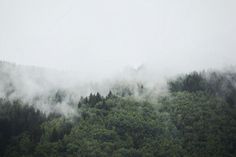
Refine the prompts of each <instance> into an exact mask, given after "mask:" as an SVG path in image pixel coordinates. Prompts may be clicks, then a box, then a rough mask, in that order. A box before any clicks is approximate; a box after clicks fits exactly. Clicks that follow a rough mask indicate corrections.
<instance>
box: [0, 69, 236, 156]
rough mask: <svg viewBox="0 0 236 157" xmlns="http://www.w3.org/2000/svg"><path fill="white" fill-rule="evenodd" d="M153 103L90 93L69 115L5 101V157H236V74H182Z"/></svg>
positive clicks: (0, 144) (1, 148)
mask: <svg viewBox="0 0 236 157" xmlns="http://www.w3.org/2000/svg"><path fill="white" fill-rule="evenodd" d="M139 87H140V90H143V89H145V86H143V85H139ZM61 95H62V94H58V93H57V95H56V99H54V101H61V99H62V97H61ZM154 100H155V101H154ZM154 100H153V99H152V100H149V99H148V97H147V98H146V99H145V98H143V99H137V98H136V97H134V96H133V93H132V90H129V89H128V88H123V90H120V91H119V93H117V92H114V91H112V90H111V91H110V92H109V93H108V94H107V95H105V96H104V95H101V94H100V93H91V94H90V95H88V96H85V97H81V99H80V100H79V101H78V102H76V104H75V105H76V108H75V110H76V111H75V113H76V114H74V115H73V116H70V117H68V116H64V115H63V114H59V113H50V114H45V113H44V112H42V111H40V110H38V109H37V108H35V107H33V105H30V104H27V103H25V102H24V101H21V100H20V99H15V100H12V99H11V100H10V99H8V98H7V97H2V98H1V99H0V156H2V157H213V156H214V157H235V156H236V73H234V72H192V73H189V74H186V75H182V76H179V77H178V78H176V79H173V80H170V81H169V82H168V93H167V94H165V95H163V96H159V97H156V98H155V99H154Z"/></svg>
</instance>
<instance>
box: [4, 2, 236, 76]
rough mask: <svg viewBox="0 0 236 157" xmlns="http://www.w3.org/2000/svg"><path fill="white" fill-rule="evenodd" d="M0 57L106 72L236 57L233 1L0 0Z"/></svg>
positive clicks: (209, 63) (216, 64)
mask: <svg viewBox="0 0 236 157" xmlns="http://www.w3.org/2000/svg"><path fill="white" fill-rule="evenodd" d="M0 59H1V60H5V61H10V62H15V63H17V64H24V65H36V66H43V67H50V68H56V69H69V70H77V71H80V72H83V73H85V74H86V73H96V74H97V73H100V71H103V72H101V73H102V74H105V73H106V74H109V73H110V72H115V71H119V70H121V69H122V68H124V67H127V66H131V67H134V68H136V67H138V66H140V65H143V64H144V65H148V66H150V67H152V68H154V69H155V68H157V69H162V70H172V71H185V70H186V71H189V70H199V69H206V68H220V67H223V66H229V65H235V64H236V1H235V0H179V1H177V0H116V1H114V0H0Z"/></svg>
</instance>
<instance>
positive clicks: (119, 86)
mask: <svg viewBox="0 0 236 157" xmlns="http://www.w3.org/2000/svg"><path fill="white" fill-rule="evenodd" d="M164 76H167V75H164V74H163V73H162V74H158V73H157V72H154V71H151V70H150V69H148V68H147V67H146V66H144V65H142V66H140V67H137V68H131V67H127V68H125V69H124V70H123V71H120V72H118V73H117V74H114V75H110V76H109V77H106V78H99V77H96V76H86V75H80V73H76V72H67V71H59V70H52V69H45V68H38V67H32V66H21V65H15V64H11V63H8V62H0V97H1V98H7V99H9V100H16V99H20V100H22V101H23V102H24V103H27V104H29V105H33V106H34V107H36V108H37V109H39V110H41V111H42V112H44V113H46V114H48V113H52V112H55V113H61V114H64V115H66V116H69V115H73V114H75V112H76V108H77V104H78V102H79V100H80V98H81V96H88V95H89V94H90V93H97V92H99V93H100V94H101V95H104V96H105V95H107V94H108V92H109V91H110V90H111V91H112V92H114V93H118V94H119V93H121V92H122V90H123V89H124V88H127V90H129V91H130V92H132V94H133V96H135V97H137V98H151V97H155V96H156V95H160V94H163V93H165V92H166V81H165V80H166V77H164ZM140 90H142V91H140Z"/></svg>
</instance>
